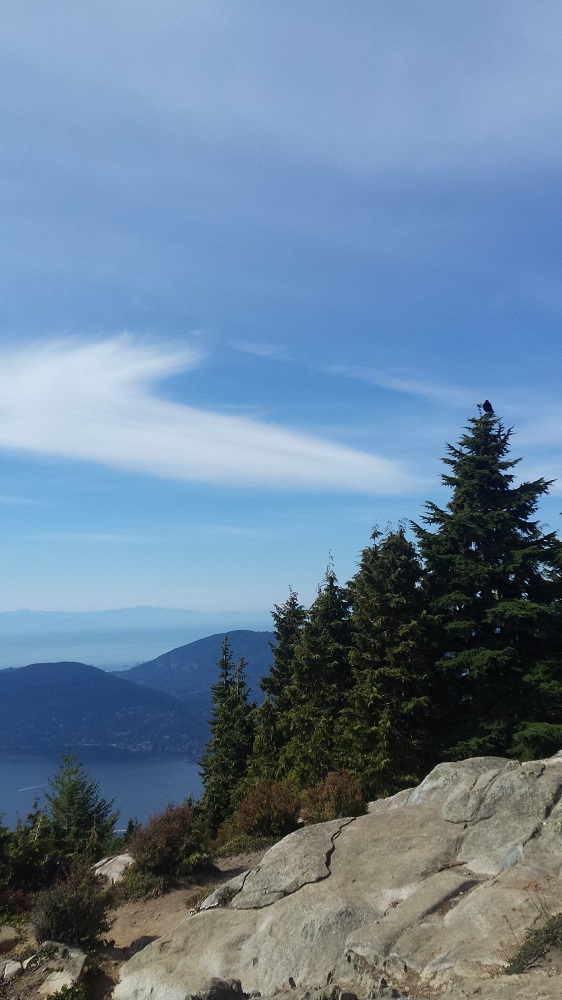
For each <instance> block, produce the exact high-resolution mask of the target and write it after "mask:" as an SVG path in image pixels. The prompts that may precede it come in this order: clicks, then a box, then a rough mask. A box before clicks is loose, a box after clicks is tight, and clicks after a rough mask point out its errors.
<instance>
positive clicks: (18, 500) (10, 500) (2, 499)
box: [0, 495, 42, 506]
mask: <svg viewBox="0 0 562 1000" xmlns="http://www.w3.org/2000/svg"><path fill="white" fill-rule="evenodd" d="M41 502H42V501H41V500H28V499H26V498H24V497H9V496H2V495H0V503H5V504H15V505H18V506H19V505H20V504H21V505H22V506H27V505H31V506H35V505H37V504H40V503H41Z"/></svg>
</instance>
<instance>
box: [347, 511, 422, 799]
mask: <svg viewBox="0 0 562 1000" xmlns="http://www.w3.org/2000/svg"><path fill="white" fill-rule="evenodd" d="M381 537H382V536H381V532H379V531H378V530H375V531H374V532H373V535H372V539H373V541H372V545H370V546H369V547H368V548H366V549H364V550H363V553H362V556H361V561H360V563H359V568H358V571H357V573H356V575H355V577H354V578H353V580H352V581H351V583H350V585H349V592H350V598H351V603H352V613H351V649H350V657H349V658H350V663H351V667H352V670H353V682H354V683H353V687H352V689H351V691H350V694H349V703H348V707H347V709H346V711H345V713H344V714H343V716H342V719H341V720H340V729H341V736H340V742H341V744H342V745H343V746H344V747H345V748H346V756H347V760H346V764H347V766H348V767H350V769H352V770H353V771H354V772H355V773H356V774H357V775H358V776H359V777H360V779H361V782H362V784H363V789H364V792H365V794H366V795H368V796H369V797H375V796H381V795H389V794H391V793H393V792H396V791H398V790H399V789H400V788H405V787H408V786H409V785H412V784H414V783H416V782H417V781H418V780H419V779H420V777H421V776H422V775H423V774H424V773H425V768H426V764H427V759H428V738H429V717H430V705H431V694H432V691H431V684H432V681H431V676H430V670H429V656H428V643H427V615H426V614H425V612H424V609H423V598H422V594H421V591H420V585H419V584H420V578H421V566H420V563H419V560H418V558H417V555H416V550H415V548H414V546H413V544H412V543H411V542H410V541H408V539H407V538H406V536H405V533H404V529H403V528H402V527H400V528H399V529H398V530H397V531H389V532H388V533H387V535H386V537H384V538H382V541H381Z"/></svg>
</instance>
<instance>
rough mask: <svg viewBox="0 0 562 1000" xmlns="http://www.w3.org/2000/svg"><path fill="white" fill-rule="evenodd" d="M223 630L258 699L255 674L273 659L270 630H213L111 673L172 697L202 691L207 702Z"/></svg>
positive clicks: (264, 671) (262, 672) (266, 668)
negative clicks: (242, 660)
mask: <svg viewBox="0 0 562 1000" xmlns="http://www.w3.org/2000/svg"><path fill="white" fill-rule="evenodd" d="M225 634H226V638H227V639H228V643H229V646H230V649H231V651H232V656H233V659H234V661H235V662H236V661H238V660H239V659H240V658H241V657H242V658H243V659H244V660H246V661H247V666H246V674H247V677H248V681H249V684H250V687H251V688H252V694H253V697H254V698H258V699H259V697H260V692H259V688H258V686H257V685H258V681H259V678H260V677H264V676H265V675H266V674H267V673H268V672H269V668H270V666H271V663H272V660H273V653H272V651H271V644H272V643H273V641H274V635H273V632H253V631H250V630H248V629H235V630H233V631H230V632H226V633H223V632H217V633H216V634H215V635H209V636H206V637H205V638H204V639H196V640H195V642H188V643H187V644H186V645H185V646H178V647H177V648H176V649H172V650H170V652H168V653H163V654H162V655H161V656H157V657H156V658H155V659H153V660H147V662H146V663H139V664H138V665H137V666H136V667H130V668H129V669H128V670H118V671H115V672H114V673H113V676H114V677H121V678H123V679H125V680H128V681H134V682H135V684H142V685H146V686H147V687H150V688H154V689H155V690H157V691H163V692H164V693H166V694H172V695H175V696H176V697H189V698H192V697H193V696H194V695H205V703H206V704H208V705H209V706H210V704H211V684H212V683H213V682H214V681H215V680H216V678H217V672H218V671H217V663H218V661H219V658H220V655H221V648H222V643H223V639H224V638H225Z"/></svg>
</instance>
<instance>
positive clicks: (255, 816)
mask: <svg viewBox="0 0 562 1000" xmlns="http://www.w3.org/2000/svg"><path fill="white" fill-rule="evenodd" d="M299 809H300V801H299V797H298V795H297V794H296V792H295V791H294V789H293V787H292V786H291V785H290V784H289V782H287V781H265V780H264V781H260V782H259V783H258V784H257V785H254V787H253V788H251V789H250V791H249V792H248V793H247V794H246V795H245V796H244V798H243V799H242V801H241V803H240V805H239V807H238V812H237V814H236V826H237V829H238V830H239V832H240V833H245V834H248V835H249V836H250V837H284V836H285V834H287V833H290V832H291V831H292V830H295V829H296V828H297V826H298V816H299Z"/></svg>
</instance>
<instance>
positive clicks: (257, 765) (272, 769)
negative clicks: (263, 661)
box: [248, 588, 307, 778]
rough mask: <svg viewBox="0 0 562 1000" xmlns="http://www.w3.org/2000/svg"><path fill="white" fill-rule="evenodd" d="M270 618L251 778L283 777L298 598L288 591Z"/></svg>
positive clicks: (299, 623)
mask: <svg viewBox="0 0 562 1000" xmlns="http://www.w3.org/2000/svg"><path fill="white" fill-rule="evenodd" d="M272 617H273V622H274V625H275V628H274V637H275V641H274V642H273V643H272V644H271V650H272V653H273V663H272V665H271V668H270V671H269V674H268V675H267V676H266V677H262V679H261V680H260V687H261V689H262V691H263V692H264V694H265V701H264V703H263V705H262V706H261V707H260V709H259V710H258V713H257V727H256V737H255V741H254V747H253V751H252V757H251V760H250V764H249V769H248V770H249V776H250V777H253V778H260V777H262V778H280V777H284V774H283V767H282V765H281V760H280V755H281V750H282V748H283V747H284V746H285V744H286V742H287V740H288V739H289V730H288V725H289V720H288V713H289V709H290V708H291V690H290V687H291V683H292V678H293V672H294V666H295V647H296V645H297V643H298V640H299V637H300V635H301V632H302V629H303V627H304V623H305V621H306V617H307V612H306V609H305V608H304V606H303V605H302V604H301V603H300V602H299V599H298V594H296V593H295V591H294V590H292V589H291V588H289V597H288V598H287V600H286V601H285V603H284V604H282V605H279V604H276V605H275V606H274V611H273V614H272Z"/></svg>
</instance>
